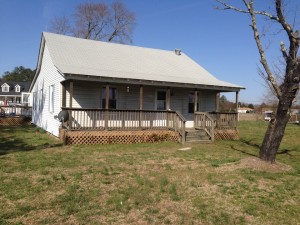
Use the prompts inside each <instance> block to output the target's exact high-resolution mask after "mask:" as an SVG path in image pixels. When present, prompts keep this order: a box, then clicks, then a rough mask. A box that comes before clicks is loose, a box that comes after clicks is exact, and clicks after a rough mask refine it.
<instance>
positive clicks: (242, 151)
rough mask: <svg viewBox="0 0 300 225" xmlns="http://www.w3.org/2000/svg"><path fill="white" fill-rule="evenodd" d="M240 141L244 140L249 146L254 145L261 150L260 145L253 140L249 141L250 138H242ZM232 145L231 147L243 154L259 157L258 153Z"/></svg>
mask: <svg viewBox="0 0 300 225" xmlns="http://www.w3.org/2000/svg"><path fill="white" fill-rule="evenodd" d="M240 142H242V143H244V144H246V145H248V146H251V147H254V148H256V149H257V150H258V151H259V148H260V146H259V145H258V144H255V143H253V142H251V141H248V140H245V139H240ZM230 147H231V149H232V150H235V151H238V152H241V153H243V154H246V155H249V156H254V157H258V154H254V153H250V152H247V151H245V150H242V149H238V148H237V147H235V146H234V145H231V146H230Z"/></svg>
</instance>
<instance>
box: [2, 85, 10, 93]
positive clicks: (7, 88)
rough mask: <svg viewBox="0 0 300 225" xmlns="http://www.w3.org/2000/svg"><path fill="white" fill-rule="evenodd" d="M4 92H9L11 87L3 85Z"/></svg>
mask: <svg viewBox="0 0 300 225" xmlns="http://www.w3.org/2000/svg"><path fill="white" fill-rule="evenodd" d="M1 87H2V92H9V85H8V84H7V83H4V84H2V86H1Z"/></svg>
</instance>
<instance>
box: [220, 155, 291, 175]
mask: <svg viewBox="0 0 300 225" xmlns="http://www.w3.org/2000/svg"><path fill="white" fill-rule="evenodd" d="M237 169H253V170H257V171H265V172H269V173H284V172H290V171H292V170H293V168H292V167H291V166H289V165H286V164H284V163H280V162H275V163H268V162H265V161H263V160H261V159H259V158H257V157H246V158H243V159H241V160H240V162H235V163H227V164H224V165H222V166H221V167H218V168H216V171H217V172H229V171H234V170H237Z"/></svg>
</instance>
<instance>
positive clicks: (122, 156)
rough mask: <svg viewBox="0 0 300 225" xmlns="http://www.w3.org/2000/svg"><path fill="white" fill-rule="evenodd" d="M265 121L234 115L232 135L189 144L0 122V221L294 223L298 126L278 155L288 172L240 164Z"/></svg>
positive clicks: (254, 150) (299, 208)
mask: <svg viewBox="0 0 300 225" xmlns="http://www.w3.org/2000/svg"><path fill="white" fill-rule="evenodd" d="M266 126H267V124H266V123H264V122H241V123H240V124H239V129H240V136H241V139H240V140H239V141H216V142H214V143H213V144H192V145H190V146H191V147H192V149H191V150H189V151H179V150H178V149H180V148H182V146H181V145H180V144H176V143H159V144H134V145H93V146H83V145H82V146H62V145H61V143H59V142H58V141H57V140H56V139H55V138H53V137H51V136H48V135H47V134H46V133H44V132H42V131H41V130H39V129H36V128H35V127H33V126H27V127H19V128H16V127H0V181H1V182H0V202H1V204H0V224H53V223H55V224H299V223H300V219H299V215H298V214H299V212H300V192H299V186H300V176H299V175H300V163H299V161H300V139H299V134H300V126H297V125H288V127H287V130H286V134H285V138H284V139H283V141H282V145H281V147H280V151H279V154H278V155H277V162H279V163H281V164H285V165H288V166H290V167H291V169H290V170H289V171H285V170H280V168H281V167H280V165H281V164H280V165H279V167H274V170H272V167H271V170H270V169H268V170H263V169H257V168H249V167H247V166H243V164H242V163H241V160H242V161H243V160H247V159H251V158H249V157H255V156H257V155H258V148H259V145H260V144H261V141H262V138H263V135H264V131H265V129H266ZM281 166H282V168H285V167H284V165H281ZM278 168H279V169H278Z"/></svg>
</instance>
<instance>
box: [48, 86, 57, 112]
mask: <svg viewBox="0 0 300 225" xmlns="http://www.w3.org/2000/svg"><path fill="white" fill-rule="evenodd" d="M54 101H55V85H54V84H52V85H50V86H49V102H48V110H49V112H50V113H54Z"/></svg>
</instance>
